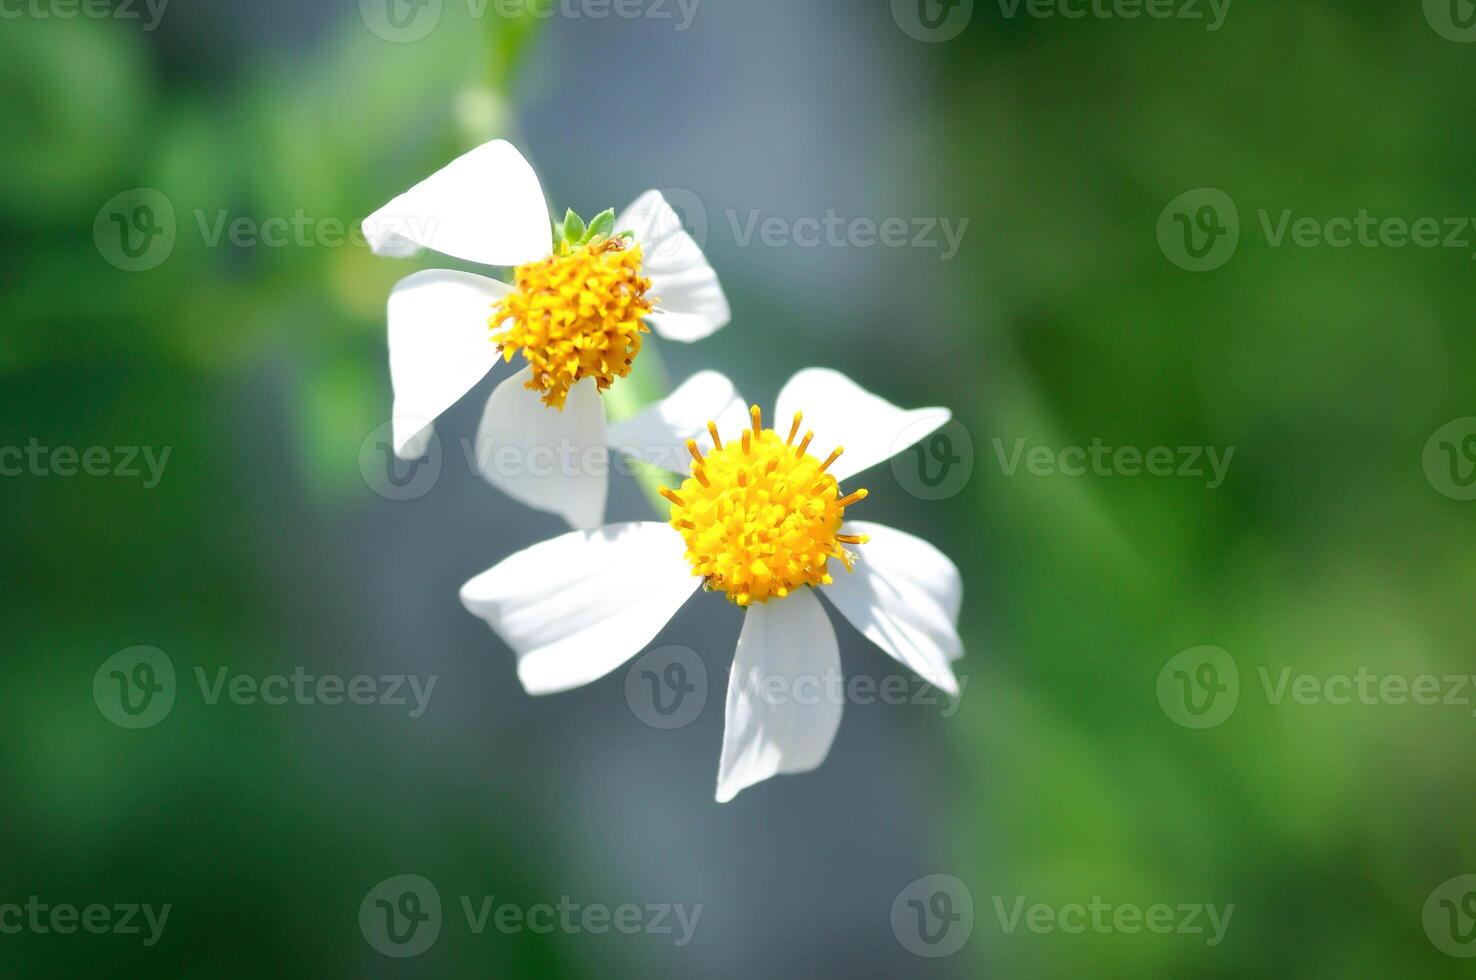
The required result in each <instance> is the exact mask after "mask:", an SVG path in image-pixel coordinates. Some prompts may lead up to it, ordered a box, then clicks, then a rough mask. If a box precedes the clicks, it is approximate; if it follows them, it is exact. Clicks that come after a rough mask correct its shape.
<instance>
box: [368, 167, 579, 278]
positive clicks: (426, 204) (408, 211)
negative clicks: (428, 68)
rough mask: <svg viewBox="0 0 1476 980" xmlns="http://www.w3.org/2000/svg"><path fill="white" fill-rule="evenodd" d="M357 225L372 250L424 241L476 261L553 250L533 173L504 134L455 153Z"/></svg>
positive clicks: (514, 261)
mask: <svg viewBox="0 0 1476 980" xmlns="http://www.w3.org/2000/svg"><path fill="white" fill-rule="evenodd" d="M363 225H364V236H365V237H366V238H367V239H368V241H369V246H370V248H372V249H373V250H374V252H375V254H377V255H394V256H403V255H411V254H414V252H415V251H417V249H418V248H420V247H425V248H431V249H435V250H436V251H437V252H440V253H442V254H443V255H453V256H455V257H456V258H458V259H466V260H467V261H468V262H480V263H481V264H483V265H522V264H523V263H524V262H533V261H536V260H537V259H541V258H543V257H545V256H547V255H548V254H549V253H550V252H551V251H553V226H552V224H550V222H549V218H548V205H547V204H546V203H544V199H543V188H542V187H540V186H539V184H538V175H537V174H535V173H534V172H533V168H532V167H530V166H528V161H527V160H524V159H523V155H522V154H521V153H519V152H518V151H517V149H516V148H515V147H514V146H513V145H512V144H511V143H509V142H507V141H506V140H493V141H492V142H490V143H483V144H482V145H481V146H479V147H477V148H476V149H474V150H470V151H468V152H467V153H464V154H462V155H461V156H459V157H457V158H456V159H455V160H452V161H451V162H450V163H448V164H447V165H446V166H445V167H443V168H441V169H440V170H438V171H436V172H435V173H433V174H431V175H430V176H429V177H427V178H426V179H425V180H422V181H421V182H420V183H418V184H416V185H415V186H414V187H412V188H410V189H409V190H408V191H406V192H405V193H403V194H401V195H400V196H399V197H397V198H395V199H394V200H393V201H390V202H389V203H388V204H386V205H385V206H384V207H382V208H380V209H379V210H378V211H375V212H374V213H373V214H371V215H370V216H369V217H367V218H365V219H364V222H363Z"/></svg>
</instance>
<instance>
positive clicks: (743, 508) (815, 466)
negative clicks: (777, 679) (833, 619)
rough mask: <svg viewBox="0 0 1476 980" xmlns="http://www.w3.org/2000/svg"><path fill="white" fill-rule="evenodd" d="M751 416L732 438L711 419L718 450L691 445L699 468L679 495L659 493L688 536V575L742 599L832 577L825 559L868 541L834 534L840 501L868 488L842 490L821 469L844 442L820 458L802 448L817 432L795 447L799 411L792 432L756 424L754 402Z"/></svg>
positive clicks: (845, 557)
mask: <svg viewBox="0 0 1476 980" xmlns="http://www.w3.org/2000/svg"><path fill="white" fill-rule="evenodd" d="M749 416H750V419H751V421H752V422H753V425H752V426H750V427H747V428H745V429H744V431H743V434H742V437H741V439H740V440H739V441H738V442H737V443H735V444H730V445H728V446H724V445H723V442H722V440H721V439H720V438H719V437H718V433H717V426H716V425H715V424H711V423H709V425H708V431H709V432H710V433H712V441H713V446H714V447H715V448H713V449H712V450H710V451H709V452H708V453H707V454H706V455H705V456H698V454H697V453H695V452H693V456H694V458H698V459H700V460H701V466H699V467H695V468H694V469H693V472H692V476H691V477H689V478H688V479H687V480H686V481H685V482H684V483H683V484H682V487H681V493H675V492H673V491H671V490H669V489H666V488H662V491H661V492H662V496H664V497H666V499H667V500H670V501H671V502H672V505H673V506H672V509H671V524H672V526H673V527H674V528H676V529H677V531H678V532H679V533H680V534H681V535H682V539H683V541H684V542H685V543H686V546H687V554H686V557H687V562H688V564H689V565H691V567H692V572H693V574H695V575H699V576H701V577H702V578H704V579H706V581H707V585H708V587H709V588H712V589H716V590H719V591H722V592H725V593H727V595H728V597H729V599H730V600H731V601H733V602H735V603H737V604H738V605H740V606H747V605H749V604H751V603H754V602H767V601H768V600H769V599H776V598H783V597H785V596H787V595H789V594H791V593H792V592H794V590H795V589H798V588H800V587H801V586H806V585H808V586H816V585H828V584H830V583H831V582H832V581H833V579H832V578H831V575H830V572H829V570H828V568H827V562H829V561H830V560H831V559H837V560H839V561H840V562H841V563H842V564H843V565H844V566H845V567H846V568H847V569H848V570H849V569H850V567H851V565H852V562H853V561H854V559H855V556H854V555H853V554H851V553H850V552H847V551H846V550H845V548H844V547H842V545H858V544H864V543H865V542H866V536H865V535H854V534H841V533H840V529H841V525H842V522H843V521H844V519H845V515H844V511H845V508H846V506H848V505H849V504H851V503H854V502H856V501H858V500H862V499H864V498H865V496H866V491H865V490H858V491H857V492H856V493H853V494H851V495H850V496H847V497H842V496H841V491H840V488H839V485H838V484H837V483H836V481H835V478H834V477H832V476H830V475H829V474H827V473H826V472H825V468H826V467H827V466H829V465H831V464H832V463H834V462H835V460H836V458H837V457H838V456H839V455H840V450H839V449H837V450H836V451H835V452H834V453H832V454H831V456H830V458H829V459H828V460H826V461H825V462H823V463H822V462H821V461H820V460H817V459H816V458H815V457H813V456H810V455H808V454H807V453H806V452H805V450H806V449H807V448H808V447H809V445H810V440H811V439H812V438H813V436H814V433H813V432H812V433H809V434H807V435H806V436H805V439H804V441H803V442H802V443H800V445H799V446H798V447H796V446H794V445H793V442H794V437H795V435H796V434H797V433H798V431H799V427H800V419H801V416H800V415H799V414H798V413H796V415H795V419H794V423H793V425H792V426H791V428H790V433H789V438H788V439H781V437H780V435H779V433H777V432H775V431H774V430H772V429H764V428H762V427H761V426H762V415H761V414H760V411H759V409H758V408H756V407H755V408H753V409H752V410H751V411H750V412H749ZM692 450H693V446H692V445H689V446H688V451H689V452H690V451H692Z"/></svg>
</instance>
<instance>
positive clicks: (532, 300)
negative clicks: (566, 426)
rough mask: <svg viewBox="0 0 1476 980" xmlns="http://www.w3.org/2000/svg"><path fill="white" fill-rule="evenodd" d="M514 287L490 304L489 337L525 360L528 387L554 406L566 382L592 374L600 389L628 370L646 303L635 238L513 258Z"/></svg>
mask: <svg viewBox="0 0 1476 980" xmlns="http://www.w3.org/2000/svg"><path fill="white" fill-rule="evenodd" d="M514 284H515V286H516V287H517V288H516V289H514V290H513V292H511V293H509V294H508V295H507V297H506V298H504V299H503V300H502V301H501V302H500V303H498V304H497V305H496V306H495V307H494V308H493V310H492V320H491V327H492V342H493V343H495V344H498V345H499V346H500V347H501V348H502V357H503V360H505V361H510V360H512V358H513V355H514V354H516V353H517V352H518V351H519V350H521V351H522V352H523V357H524V358H525V359H526V360H527V362H528V364H529V365H530V366H531V367H532V368H533V377H532V379H531V380H529V382H528V387H529V388H531V389H532V390H534V391H541V392H543V402H544V404H545V405H548V406H549V407H551V408H559V409H562V408H563V407H564V399H565V398H567V397H568V395H569V389H570V388H572V387H573V386H574V385H575V384H577V383H578V382H580V381H582V380H583V379H585V378H594V379H595V383H596V384H598V385H599V388H600V390H601V391H604V390H605V389H607V388H609V387H610V385H611V384H613V383H614V382H615V379H616V378H623V377H625V376H626V375H627V374H629V373H630V367H631V364H632V362H633V361H634V360H635V356H636V354H638V353H640V349H641V334H643V333H645V332H646V331H647V327H646V324H645V321H644V320H643V319H642V317H644V316H646V315H647V314H649V313H650V312H651V310H652V300H650V299H648V298H647V297H646V293H647V292H648V291H649V290H650V288H651V280H649V279H647V278H645V277H644V276H642V275H641V249H640V246H638V245H635V246H627V245H626V244H625V242H624V240H622V239H620V238H603V239H600V240H599V241H595V242H591V243H589V244H587V245H578V246H574V247H572V248H571V247H570V246H568V245H566V244H560V246H559V250H558V251H557V252H556V253H555V254H553V255H550V256H549V257H548V258H546V259H543V260H542V261H540V262H532V263H529V264H528V265H520V266H518V268H517V271H516V273H515V277H514Z"/></svg>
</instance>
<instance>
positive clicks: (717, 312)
mask: <svg viewBox="0 0 1476 980" xmlns="http://www.w3.org/2000/svg"><path fill="white" fill-rule="evenodd" d="M615 230H616V231H617V232H621V231H629V232H634V234H635V241H636V244H638V245H640V246H641V251H642V261H641V271H642V272H643V273H644V274H645V275H646V276H648V277H650V279H651V293H652V295H654V296H655V297H656V299H657V312H655V313H653V314H651V315H650V316H649V317H647V319H648V320H649V321H650V322H651V326H652V328H654V329H655V331H656V332H657V333H658V334H660V335H661V336H663V337H665V338H666V339H667V340H679V341H683V342H686V343H690V342H692V341H694V340H701V339H702V338H703V337H706V336H708V335H709V334H712V333H715V332H717V331H718V330H719V329H721V328H722V327H725V326H727V324H728V320H729V319H731V318H732V313H731V312H730V311H729V309H728V299H727V297H726V296H724V295H723V287H722V286H721V285H720V284H719V283H718V277H717V273H716V272H714V271H713V269H712V266H711V265H709V264H708V262H707V257H706V256H705V255H703V254H702V248H701V246H699V245H698V244H697V242H696V241H694V240H693V238H692V236H691V235H689V234H687V230H686V229H685V228H683V227H682V219H681V218H680V217H678V215H677V213H676V212H675V211H674V210H672V207H671V205H670V204H668V203H666V198H664V197H662V196H661V192H660V191H647V192H646V193H644V194H642V195H641V196H640V197H638V198H636V201H635V203H634V204H632V205H631V206H630V207H628V208H626V209H625V213H623V214H622V215H620V217H619V218H618V219H617V220H616V222H615Z"/></svg>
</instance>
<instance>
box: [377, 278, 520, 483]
mask: <svg viewBox="0 0 1476 980" xmlns="http://www.w3.org/2000/svg"><path fill="white" fill-rule="evenodd" d="M511 289H512V287H511V286H509V285H507V284H506V283H502V282H498V281H497V280H496V279H488V278H486V277H485V276H477V275H472V274H471V273H469V272H452V271H450V270H445V269H436V270H431V271H429V272H417V273H415V274H414V275H413V276H407V277H406V278H404V279H402V280H400V282H399V283H397V284H396V285H395V288H394V289H393V290H392V291H391V292H390V298H389V309H388V319H389V362H390V382H391V384H392V385H393V387H394V392H395V402H394V435H393V441H394V448H395V454H396V455H398V456H399V457H400V458H401V459H414V458H415V457H417V456H419V455H421V454H422V453H423V452H424V451H425V447H426V444H427V443H429V441H430V436H431V424H432V423H433V422H434V421H435V419H436V417H437V416H438V415H440V414H441V413H442V412H444V411H445V410H446V409H448V408H450V407H451V406H452V405H454V404H455V403H456V402H457V401H458V400H460V398H461V396H462V395H464V394H466V393H467V392H468V391H470V390H471V389H472V387H473V386H474V385H475V384H476V383H477V382H478V381H480V380H482V378H484V377H486V375H487V372H488V371H490V370H492V366H493V365H494V364H496V363H497V358H498V351H497V347H496V346H495V345H494V344H493V343H492V341H491V339H490V337H489V330H488V326H487V321H488V320H489V319H490V317H491V315H492V306H493V304H495V303H496V302H497V301H498V300H499V299H501V298H502V297H503V296H505V295H507V293H508V292H509V291H511Z"/></svg>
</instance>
